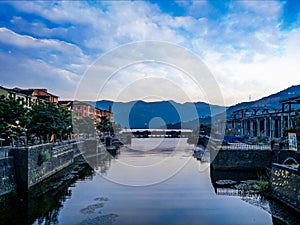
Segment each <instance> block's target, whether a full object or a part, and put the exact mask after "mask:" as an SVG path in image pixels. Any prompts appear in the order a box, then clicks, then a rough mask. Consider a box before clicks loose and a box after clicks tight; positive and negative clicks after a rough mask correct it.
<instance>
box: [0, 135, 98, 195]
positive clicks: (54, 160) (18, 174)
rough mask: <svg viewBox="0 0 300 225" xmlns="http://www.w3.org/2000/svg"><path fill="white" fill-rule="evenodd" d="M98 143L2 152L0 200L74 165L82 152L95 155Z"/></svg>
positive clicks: (48, 145) (42, 145)
mask: <svg viewBox="0 0 300 225" xmlns="http://www.w3.org/2000/svg"><path fill="white" fill-rule="evenodd" d="M94 146H97V141H96V140H85V141H75V140H72V141H65V142H62V143H59V144H53V143H48V144H41V145H35V146H28V147H14V148H5V149H4V150H3V149H2V150H1V152H2V154H1V156H2V157H1V158H0V182H1V186H0V196H1V195H5V194H8V193H10V192H13V191H17V192H26V191H27V190H28V189H29V188H31V187H33V186H35V185H37V184H39V183H40V182H42V181H44V180H45V179H47V178H49V177H51V176H53V175H54V174H56V173H57V172H59V171H61V170H62V169H64V168H66V167H68V166H70V165H71V164H73V163H74V160H75V159H76V158H77V157H79V156H80V155H82V154H83V153H84V151H83V149H85V150H90V149H91V151H96V149H95V148H94Z"/></svg>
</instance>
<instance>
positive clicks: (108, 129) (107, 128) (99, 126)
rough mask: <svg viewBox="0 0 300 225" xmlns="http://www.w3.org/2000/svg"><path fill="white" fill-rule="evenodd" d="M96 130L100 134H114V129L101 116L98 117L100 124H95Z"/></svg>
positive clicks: (104, 117) (110, 123) (105, 118)
mask: <svg viewBox="0 0 300 225" xmlns="http://www.w3.org/2000/svg"><path fill="white" fill-rule="evenodd" d="M96 128H97V129H98V130H99V131H100V132H101V133H103V134H104V133H110V134H113V133H114V127H113V124H112V122H110V121H109V119H108V118H107V117H106V116H101V117H100V122H99V123H97V124H96Z"/></svg>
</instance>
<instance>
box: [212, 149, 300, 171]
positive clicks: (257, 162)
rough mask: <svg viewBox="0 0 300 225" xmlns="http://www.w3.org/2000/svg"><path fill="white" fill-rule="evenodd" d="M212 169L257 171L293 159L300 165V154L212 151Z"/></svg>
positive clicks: (292, 152) (271, 151)
mask: <svg viewBox="0 0 300 225" xmlns="http://www.w3.org/2000/svg"><path fill="white" fill-rule="evenodd" d="M210 157H211V159H212V169H216V170H239V171H255V170H260V169H265V168H271V166H272V163H279V164H282V163H283V162H284V160H285V159H287V158H288V157H292V158H294V159H296V160H297V162H298V163H300V153H299V152H296V151H290V150H281V151H280V150H219V151H216V150H213V149H212V150H211V151H210Z"/></svg>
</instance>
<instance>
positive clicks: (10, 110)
mask: <svg viewBox="0 0 300 225" xmlns="http://www.w3.org/2000/svg"><path fill="white" fill-rule="evenodd" d="M23 105H24V104H23V102H22V100H20V99H14V98H11V97H4V96H1V97H0V137H1V138H4V139H5V140H6V141H5V143H4V144H9V143H11V144H13V140H14V139H18V138H19V137H20V136H22V135H25V132H26V127H27V125H28V117H27V114H28V108H25V107H24V106H23Z"/></svg>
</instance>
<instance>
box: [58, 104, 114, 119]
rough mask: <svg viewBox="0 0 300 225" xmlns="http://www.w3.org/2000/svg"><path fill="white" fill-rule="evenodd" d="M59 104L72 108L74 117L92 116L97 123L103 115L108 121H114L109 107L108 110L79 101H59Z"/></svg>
mask: <svg viewBox="0 0 300 225" xmlns="http://www.w3.org/2000/svg"><path fill="white" fill-rule="evenodd" d="M59 104H60V105H62V106H64V107H68V108H69V110H72V112H73V116H74V117H75V118H81V117H90V118H94V119H95V122H96V123H98V122H100V118H101V117H102V116H105V117H107V118H108V119H109V121H110V122H114V114H113V112H112V110H111V107H110V108H109V110H104V109H99V108H97V107H94V106H92V105H90V104H87V103H84V102H80V101H59Z"/></svg>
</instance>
